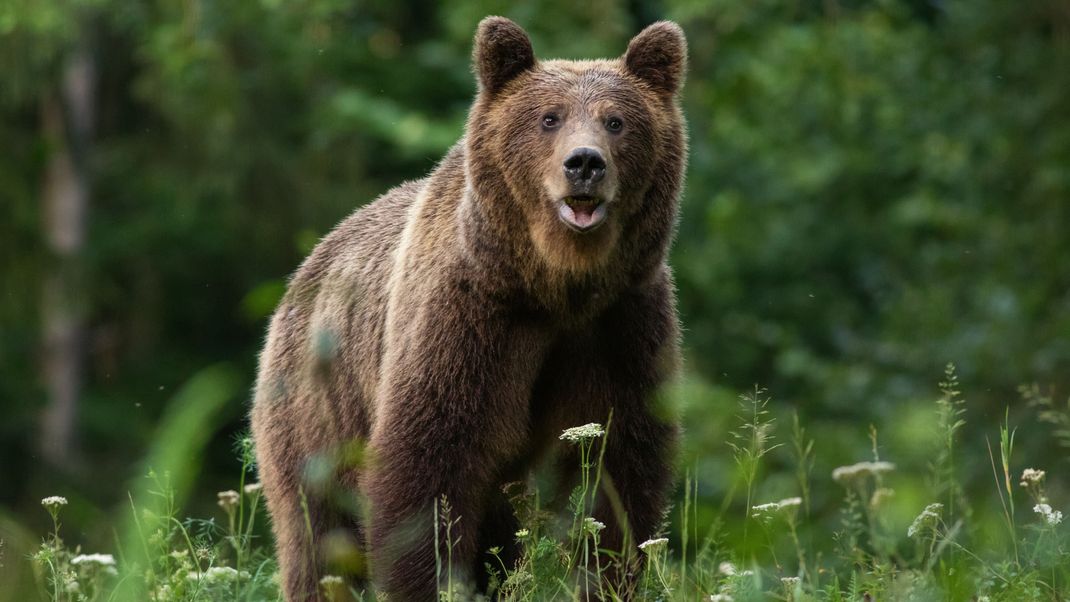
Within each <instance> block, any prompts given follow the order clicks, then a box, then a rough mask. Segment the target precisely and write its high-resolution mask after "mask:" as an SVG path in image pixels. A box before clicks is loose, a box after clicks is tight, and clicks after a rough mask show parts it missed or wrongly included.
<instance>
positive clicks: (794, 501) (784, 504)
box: [777, 497, 802, 510]
mask: <svg viewBox="0 0 1070 602" xmlns="http://www.w3.org/2000/svg"><path fill="white" fill-rule="evenodd" d="M777 505H778V506H780V509H781V510H783V509H784V508H794V507H796V506H801V505H802V498H801V497H789V498H788V499H786V500H780V501H779V502H777Z"/></svg>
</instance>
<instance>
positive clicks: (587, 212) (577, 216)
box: [571, 203, 595, 228]
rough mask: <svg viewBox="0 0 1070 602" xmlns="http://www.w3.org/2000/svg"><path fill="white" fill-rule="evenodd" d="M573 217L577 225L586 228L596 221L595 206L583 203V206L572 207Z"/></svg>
mask: <svg viewBox="0 0 1070 602" xmlns="http://www.w3.org/2000/svg"><path fill="white" fill-rule="evenodd" d="M571 209H572V216H573V220H574V221H575V222H576V225H577V226H579V227H581V228H586V227H587V226H590V225H591V222H593V221H594V209H595V205H593V204H590V203H583V204H581V205H572V206H571Z"/></svg>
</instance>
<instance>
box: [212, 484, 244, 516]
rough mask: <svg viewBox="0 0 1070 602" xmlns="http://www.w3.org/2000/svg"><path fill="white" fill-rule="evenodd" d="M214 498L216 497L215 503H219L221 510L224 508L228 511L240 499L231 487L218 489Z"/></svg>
mask: <svg viewBox="0 0 1070 602" xmlns="http://www.w3.org/2000/svg"><path fill="white" fill-rule="evenodd" d="M216 498H218V500H217V502H216V503H217V504H219V507H220V508H222V509H223V510H226V511H227V512H230V511H231V510H232V509H234V508H237V507H238V503H239V502H240V501H241V496H239V495H238V492H237V491H234V490H233V489H228V490H227V491H220V492H219V493H217V494H216Z"/></svg>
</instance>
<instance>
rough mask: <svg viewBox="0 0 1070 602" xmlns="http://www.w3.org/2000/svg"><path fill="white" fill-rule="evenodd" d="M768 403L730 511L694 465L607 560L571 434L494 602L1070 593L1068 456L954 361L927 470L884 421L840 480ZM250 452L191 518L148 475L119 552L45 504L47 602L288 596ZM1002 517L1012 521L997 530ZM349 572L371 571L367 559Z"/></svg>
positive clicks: (449, 591)
mask: <svg viewBox="0 0 1070 602" xmlns="http://www.w3.org/2000/svg"><path fill="white" fill-rule="evenodd" d="M1022 395H1023V396H1024V398H1025V399H1026V401H1027V403H1029V404H1030V406H1031V407H1032V408H1034V409H1035V410H1036V412H1037V415H1038V417H1039V418H1040V419H1041V420H1042V421H1043V422H1046V423H1049V424H1050V425H1051V426H1053V427H1054V428H1053V429H1052V431H1051V432H1044V433H1041V432H1038V433H1030V435H1031V436H1035V437H1055V438H1065V437H1066V432H1065V429H1064V427H1065V424H1067V421H1070V403H1068V404H1067V405H1066V406H1061V405H1057V404H1055V403H1054V401H1053V399H1051V398H1050V397H1048V396H1045V395H1042V394H1040V393H1039V389H1038V388H1037V387H1028V388H1023V390H1022ZM768 402H769V397H767V394H766V391H765V390H763V389H760V388H756V389H755V390H753V391H752V392H750V393H748V394H745V395H743V396H741V397H740V398H739V401H738V408H737V409H738V411H737V414H736V423H735V426H734V428H733V429H732V431H731V432H730V436H731V438H730V439H728V440H727V441H726V442H725V445H724V449H723V454H724V455H725V456H731V457H732V458H733V460H734V463H735V470H734V471H733V473H732V475H730V476H728V477H727V478H729V479H730V481H731V487H730V488H729V491H730V492H731V493H730V494H729V497H728V498H727V499H725V500H724V501H723V503H722V504H721V509H720V511H719V512H718V514H717V516H716V517H715V518H714V519H713V520H712V521H707V522H706V523H705V524H704V523H702V521H700V520H699V517H698V513H697V512H698V508H699V505H700V501H699V498H698V494H697V492H698V490H699V486H700V484H699V483H698V482H697V481H696V479H695V477H694V473H692V472H691V471H690V470H685V471H684V474H683V479H682V482H681V483H680V487H679V488H678V494H679V495H678V496H677V498H676V504H675V506H674V508H673V509H672V510H671V512H670V516H668V517H666V519H667V520H666V523H665V527H664V530H663V533H662V534H661V535H660V536H659V537H656V538H653V539H651V540H648V541H644V542H636V543H637V544H638V552H637V553H636V552H635V551H634V550H633V551H632V552H631V553H627V552H624V553H622V551H621V550H606V551H605V552H606V553H605V554H602V555H597V554H594V553H593V552H594V551H595V550H598V549H600V548H599V534H600V532H601V531H602V529H604V528H605V525H603V524H602V523H601V522H599V521H597V520H595V519H594V518H593V517H592V516H591V514H592V512H593V508H594V500H595V497H596V495H605V494H606V493H607V492H611V491H612V490H611V489H610V488H605V487H603V486H602V485H603V484H604V481H603V477H604V475H603V472H602V463H601V453H600V451H601V449H602V444H603V443H604V442H605V438H606V436H607V435H606V429H605V428H603V425H600V424H587V425H582V426H577V427H574V428H570V429H567V430H566V431H564V432H563V433H562V434H561V437H560V439H561V444H562V445H565V446H575V447H576V448H578V452H579V453H578V458H579V461H580V479H579V483H578V484H577V485H576V487H575V489H573V490H572V492H571V494H570V495H569V496H568V504H567V508H566V509H565V511H564V512H556V513H555V512H553V511H551V510H548V509H547V508H544V507H542V506H541V505H540V499H541V498H540V493H542V492H540V489H539V486H538V484H537V482H536V480H534V479H533V480H531V481H530V482H528V483H512V484H510V485H509V486H508V487H507V492H508V493H509V494H510V495H511V499H512V501H513V504H514V510H515V512H516V515H517V517H518V519H519V520H520V524H521V529H520V530H518V531H517V533H516V540H517V542H518V543H519V544H520V546H521V548H522V550H523V554H522V557H521V559H520V561H519V562H518V563H517V564H516V565H515V566H507V565H506V564H505V563H504V562H503V561H502V559H501V557H500V555H499V553H500V552H501V550H500V549H498V548H492V549H489V550H485V551H484V552H485V565H484V566H485V568H486V571H487V573H488V575H489V576H490V577H489V580H490V587H489V593H490V594H491V596H492V598H491V599H498V600H515V601H522V600H523V601H529V600H570V599H571V600H581V599H585V595H586V594H587V593H590V594H591V595H597V596H598V597H599V599H605V600H618V599H622V596H623V595H624V593H623V592H624V589H623V588H624V587H625V584H624V583H623V582H622V581H621V580H620V579H619V578H615V576H616V575H618V574H619V571H620V570H623V569H625V568H626V567H632V568H631V570H632V571H633V572H635V573H636V577H635V579H634V582H632V583H631V587H633V588H634V590H631V591H632V594H633V597H632V598H631V599H638V600H666V601H669V600H680V601H683V600H710V601H711V602H716V601H721V602H724V601H729V600H736V601H758V600H788V601H799V602H801V601H804V600H814V601H827V602H832V601H841V600H843V601H863V600H866V601H870V600H934V601H936V600H963V601H966V600H971V601H973V600H987V601H993V602H994V601H1000V600H1003V601H1008V602H1011V601H1013V602H1022V601H1046V600H1062V599H1066V598H1067V596H1070V529H1068V528H1067V526H1068V524H1070V523H1066V522H1065V521H1064V516H1063V512H1062V510H1060V508H1070V506H1068V505H1067V500H1066V499H1063V498H1054V499H1053V498H1052V497H1049V494H1048V489H1049V482H1048V479H1049V477H1048V474H1049V472H1048V471H1049V470H1052V469H1057V468H1058V467H1060V466H1061V465H1062V463H1063V462H1065V461H1066V459H1067V458H1066V457H1062V458H1046V460H1047V462H1049V463H1050V465H1049V466H1050V468H1045V467H1040V468H1037V467H1036V466H1044V465H1043V464H1036V463H1029V462H1026V460H1025V459H1023V458H1020V457H1019V456H1018V455H1017V454H1015V440H1016V438H1018V437H1020V436H1022V435H1023V433H1020V432H1019V429H1018V428H1016V427H1015V426H1014V425H1012V424H1010V423H1009V422H1008V421H1007V419H1006V418H1004V420H1003V421H1000V422H998V423H997V424H994V425H991V427H990V429H989V430H990V431H991V432H990V433H989V435H990V436H986V437H984V438H983V440H982V441H964V440H962V437H961V436H960V430H961V427H962V426H963V425H964V424H965V421H966V420H968V419H969V409H968V404H967V403H966V400H965V399H964V397H963V395H962V393H961V391H960V384H959V382H958V379H957V377H956V375H955V372H954V368H953V367H952V366H951V365H948V367H947V370H946V372H945V378H944V380H943V382H942V383H941V384H940V394H939V396H938V397H937V398H936V400H935V402H934V403H933V404H932V407H931V408H930V412H931V414H932V416H931V418H932V429H933V431H934V432H933V433H931V435H932V436H933V437H934V438H935V439H936V440H937V441H938V442H939V448H938V452H937V453H936V454H935V455H934V456H933V457H932V461H931V462H930V463H929V464H928V466H927V467H926V469H925V471H924V472H921V473H914V472H910V471H913V470H914V467H901V466H899V465H897V463H896V462H895V458H896V453H897V451H898V450H896V449H890V448H888V447H887V446H884V445H883V444H882V443H881V440H880V432H879V430H878V429H877V428H875V427H870V429H869V433H868V436H869V438H870V441H871V453H870V456H869V457H868V458H859V461H858V462H856V463H853V464H850V465H845V466H839V467H836V468H835V469H834V470H832V471H831V473H829V474H819V473H815V472H814V465H815V455H816V454H818V453H819V451H820V449H821V445H820V444H819V443H818V442H815V441H814V440H813V439H812V438H809V437H808V435H807V432H806V430H805V428H804V426H803V425H801V424H800V423H799V420H798V416H797V415H793V416H792V424H791V428H790V429H784V428H782V427H781V425H780V424H778V420H777V418H776V417H774V416H773V415H772V414H771V412H770V410H769V409H768ZM610 420H612V417H610ZM785 430H786V431H787V432H783V431H785ZM237 447H238V450H239V457H240V460H241V472H240V480H239V482H238V483H237V489H234V490H226V491H221V492H219V493H218V494H217V500H216V502H217V505H218V507H219V512H218V513H217V516H215V517H213V518H209V519H194V518H184V517H182V516H181V512H180V509H179V508H178V507H177V506H176V504H175V498H174V490H173V487H172V486H171V484H170V482H169V474H167V473H164V474H162V475H161V474H157V473H155V472H150V473H149V475H148V476H147V480H148V481H149V482H150V486H149V487H147V488H146V490H145V491H146V492H147V494H148V497H145V498H143V499H142V500H141V502H142V503H135V501H134V499H133V498H131V506H130V515H131V519H132V522H131V525H132V527H131V531H130V532H128V533H126V534H125V535H126V537H125V538H124V539H122V540H119V541H117V544H119V545H118V547H117V548H116V549H114V550H112V551H113V552H114V554H113V553H86V552H85V551H83V550H81V549H80V548H77V547H75V548H73V549H72V548H71V547H70V546H68V545H67V544H66V543H65V542H64V541H63V539H62V536H61V529H60V525H61V518H62V513H63V507H64V506H65V505H66V503H67V501H66V499H65V498H62V497H58V496H52V497H48V498H45V499H43V500H41V504H42V506H43V508H44V510H45V511H46V512H47V513H48V514H49V515H50V516H51V518H52V524H53V530H52V531H51V532H50V533H49V534H48V535H47V536H45V538H44V539H43V541H42V543H41V546H40V549H39V550H38V551H37V553H36V554H34V556H33V558H32V562H33V563H34V565H35V567H36V570H37V574H38V575H39V584H40V587H41V591H42V593H43V594H44V595H45V597H47V599H49V600H53V601H56V602H61V601H63V602H66V601H76V600H89V601H97V600H153V601H160V602H162V601H165V600H166V601H171V600H189V601H193V600H220V601H223V600H250V601H252V600H278V599H280V593H279V589H278V584H277V581H276V566H275V563H274V560H273V558H272V554H271V542H270V538H268V537H264V536H261V535H257V533H258V532H257V531H256V530H255V528H254V527H255V525H256V523H257V521H258V520H260V521H262V520H264V517H263V516H261V513H262V505H261V504H260V503H259V502H260V488H259V484H257V483H254V482H250V481H249V479H250V478H251V476H252V468H253V466H252V454H251V442H250V440H249V439H248V438H242V439H240V440H239V442H238V445H237ZM777 453H780V454H781V455H785V456H787V457H790V459H791V461H792V462H794V464H795V466H794V469H795V477H796V478H795V480H794V482H792V483H791V488H792V489H793V490H794V493H795V495H793V496H791V497H786V498H782V499H780V500H778V501H773V500H767V499H764V498H763V497H761V496H760V495H759V494H758V492H759V491H761V490H762V489H763V488H762V487H761V483H760V481H761V480H762V479H763V477H764V475H765V474H766V472H767V467H766V464H767V463H768V462H769V460H768V458H769V457H770V456H771V455H773V454H777ZM981 455H984V456H985V457H986V458H987V460H988V464H989V465H990V469H991V473H992V486H991V489H990V495H989V497H990V498H994V499H996V500H998V506H997V505H995V504H992V503H988V504H984V503H983V502H984V500H973V499H970V497H969V496H967V495H966V494H965V493H964V489H963V487H962V484H961V483H960V482H959V480H958V476H957V474H958V467H959V464H960V463H961V462H962V457H970V456H972V457H977V456H981ZM904 472H905V473H907V474H901V473H904ZM1054 474H1056V475H1057V474H1058V471H1057V470H1055V472H1054ZM902 478H907V479H911V480H924V481H925V482H926V483H928V486H927V488H926V491H927V493H928V498H927V499H925V500H924V502H925V503H924V504H919V503H917V502H915V500H910V501H909V502H907V503H906V504H902V503H898V501H897V491H896V488H895V483H896V482H897V481H898V480H901V479H902ZM1060 485H1063V486H1064V484H1060ZM815 494H817V495H821V496H826V495H829V496H834V497H838V498H839V500H840V501H839V502H838V504H837V506H838V508H837V510H836V513H837V514H838V519H837V523H838V524H836V525H835V527H834V528H833V529H831V530H827V528H826V527H825V526H824V525H822V524H820V522H819V521H817V520H815V519H812V518H811V516H810V513H811V507H812V504H813V496H814V495H815ZM734 496H738V498H740V499H743V500H745V504H744V505H743V506H742V508H740V506H739V505H738V504H733V503H732V501H733V500H732V497H734ZM978 502H981V503H978ZM988 502H991V500H988ZM983 508H988V509H993V508H998V511H999V512H998V516H985V515H984V514H983V512H984V510H982V509H983ZM741 510H742V511H741ZM904 511H910V512H913V513H914V514H915V516H914V517H913V518H912V520H910V522H909V525H905V524H904V522H903V520H902V517H903V516H904V515H903V512H904ZM434 520H435V524H436V526H437V528H436V541H434V542H427V545H434V546H436V549H437V548H438V545H437V544H438V542H439V541H442V542H445V543H446V544H447V545H446V546H445V549H447V550H448V549H449V548H451V547H452V544H453V543H455V542H453V540H452V527H453V526H454V525H455V524H456V523H457V521H460V520H464V517H462V516H457V515H455V513H454V511H453V509H452V508H451V506H450V503H449V500H448V499H445V498H443V499H441V500H439V501H438V502H437V503H436V504H435V508H434ZM993 522H999V523H1001V528H1000V529H998V530H996V531H994V532H993V531H991V526H992V523H993ZM733 542H735V543H733ZM322 543H323V542H318V543H317V545H321V544H322ZM124 544H125V545H124ZM349 553H351V554H353V553H356V554H359V552H356V551H354V550H351V551H350V552H349ZM350 566H363V563H361V562H359V559H358V562H357V563H356V564H355V565H353V564H351V565H350ZM436 569H437V571H438V576H439V581H440V583H441V584H442V591H441V592H440V600H443V601H454V600H455V601H468V600H479V599H485V598H484V596H483V595H482V594H481V593H478V592H475V591H474V590H473V589H472V585H471V584H470V583H467V582H464V581H462V580H461V579H460V578H459V577H457V578H455V576H454V575H453V574H452V571H451V563H450V558H449V556H448V553H447V554H446V555H438V557H437V558H436ZM320 586H321V588H322V592H321V593H322V594H323V596H324V597H325V599H327V600H350V599H360V600H375V599H379V598H377V597H376V595H375V593H374V591H372V590H365V589H361V590H359V591H357V590H354V589H352V588H350V587H349V586H348V585H347V583H346V581H345V580H343V579H342V577H341V576H338V575H330V574H328V575H325V576H324V577H323V578H322V579H321V580H320Z"/></svg>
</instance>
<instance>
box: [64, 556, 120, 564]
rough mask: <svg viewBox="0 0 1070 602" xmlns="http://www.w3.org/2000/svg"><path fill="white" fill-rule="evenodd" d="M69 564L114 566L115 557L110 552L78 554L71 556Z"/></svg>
mask: <svg viewBox="0 0 1070 602" xmlns="http://www.w3.org/2000/svg"><path fill="white" fill-rule="evenodd" d="M71 564H84V565H86V566H115V557H114V556H112V555H111V554H79V555H77V556H75V557H74V558H71Z"/></svg>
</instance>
